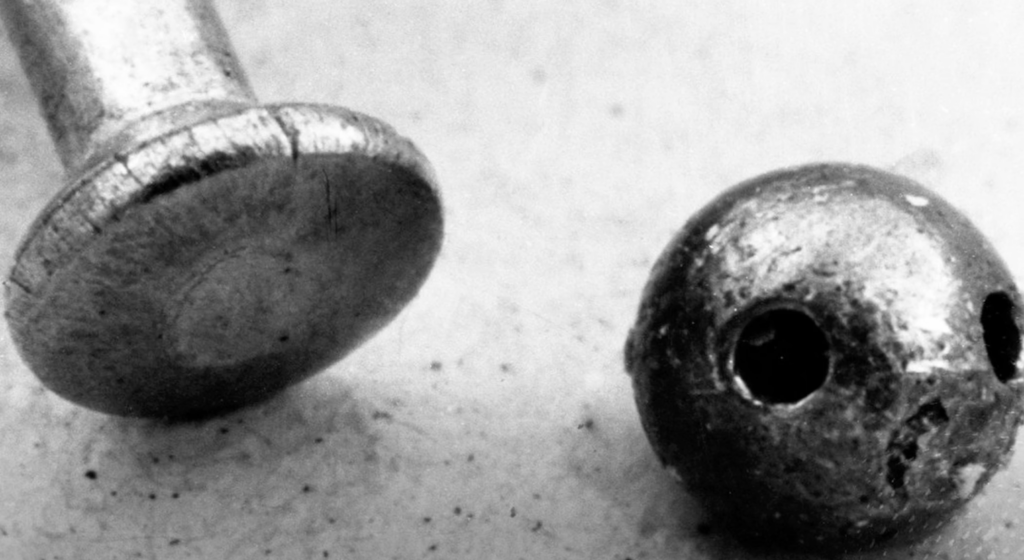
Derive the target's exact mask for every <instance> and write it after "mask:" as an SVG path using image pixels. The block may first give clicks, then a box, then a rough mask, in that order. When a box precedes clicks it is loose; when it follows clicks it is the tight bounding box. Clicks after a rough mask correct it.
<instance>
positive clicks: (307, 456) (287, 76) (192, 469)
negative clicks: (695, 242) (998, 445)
mask: <svg viewBox="0 0 1024 560" xmlns="http://www.w3.org/2000/svg"><path fill="white" fill-rule="evenodd" d="M218 6H219V7H220V10H221V13H222V16H223V18H224V20H225V23H226V25H227V27H228V29H229V30H230V32H231V34H232V36H233V38H234V42H235V45H236V47H237V50H238V52H239V56H240V57H241V59H242V62H243V64H244V65H245V66H246V67H247V69H248V71H249V77H250V79H251V81H252V82H253V85H254V87H255V89H256V91H257V92H258V93H259V94H260V96H261V98H262V99H263V100H266V101H285V100H303V101H319V102H327V103H336V104H342V105H346V106H349V107H352V108H355V109H358V110H361V111H364V112H367V113H370V114H373V115H376V116H379V117H381V118H383V119H385V120H387V121H389V122H391V123H392V124H394V125H395V126H396V127H397V128H398V129H399V130H400V131H401V132H402V133H404V134H406V135H407V136H409V137H411V138H413V139H414V140H415V141H416V142H417V143H418V144H419V146H420V147H421V148H422V149H423V150H424V151H425V152H426V153H427V155H428V156H429V157H430V158H431V160H432V161H433V163H434V164H435V166H436V169H437V172H438V175H439V177H440V179H441V182H442V185H443V190H444V197H445V202H446V209H447V214H446V215H447V231H448V235H447V240H446V245H445V249H444V251H443V253H442V257H441V259H440V261H439V263H438V265H437V267H436V269H435V271H434V273H433V275H432V277H431V279H430V280H429V281H428V283H427V285H426V286H425V287H424V289H423V291H422V293H421V295H420V296H419V298H418V299H416V300H415V302H414V303H413V304H412V305H411V307H409V308H408V309H407V310H406V311H405V312H404V313H403V314H402V315H401V316H400V317H399V318H398V319H397V320H396V321H395V322H394V323H392V325H391V326H390V327H389V328H388V329H386V330H385V331H384V332H383V333H381V334H380V335H378V336H377V337H376V338H374V339H373V340H372V341H371V342H369V343H368V344H366V345H365V346H363V347H362V348H361V349H360V350H358V351H357V352H356V353H354V354H353V355H351V356H350V357H349V358H348V359H346V360H345V361H343V362H341V363H339V364H337V365H336V366H334V367H332V368H331V369H330V370H329V371H327V372H326V373H324V374H322V375H320V376H319V377H317V378H315V379H314V380H312V381H311V382H308V383H306V384H304V385H302V386H300V387H298V388H296V389H295V390H292V391H290V392H288V393H286V394H285V395H283V396H281V397H280V398H277V399H275V400H273V401H271V402H269V403H266V404H264V405H261V406H258V407H255V408H252V409H249V410H245V411H241V412H238V413H235V414H232V415H229V416H226V417H222V418H219V419H214V420H211V421H208V422H205V423H200V424H188V425H176V426H166V425H161V424H159V423H154V422H151V421H141V420H127V419H119V418H111V417H105V416H101V415H98V414H95V413H92V412H89V411H85V410H82V409H78V408H75V407H73V406H72V405H69V404H67V403H65V402H63V401H61V400H59V399H58V398H56V397H55V396H53V395H51V394H49V393H47V392H45V391H43V390H42V389H41V387H40V386H39V384H38V383H37V382H36V381H35V378H34V377H32V375H31V374H30V373H29V372H28V371H27V370H26V369H25V367H24V366H23V365H22V364H21V362H20V361H19V359H18V357H17V355H16V353H15V351H14V349H13V348H12V346H11V343H10V339H9V337H8V336H7V334H6V332H3V334H2V335H0V368H2V370H3V372H4V374H3V375H2V376H0V557H2V558H11V559H20V558H25V559H37V558H38V559H44V558H45V559H99V558H104V559H105V558H112V559H118V560H119V559H127V558H146V559H148V558H159V559H181V558H201V559H253V558H264V557H265V558H278V559H289V560H290V559H306V558H310V559H312V558H356V559H359V558H367V559H388V558H402V559H405V558H467V559H469V558H472V559H482V558H499V559H517V558H523V559H537V558H544V559H548V558H565V559H607V560H624V559H627V558H629V559H633V560H640V559H649V560H655V559H669V558H678V559H687V560H726V559H729V560H732V559H741V560H743V559H750V560H753V559H755V558H759V557H757V556H755V555H752V554H750V553H748V552H745V551H744V550H742V549H740V548H739V547H737V545H735V544H734V543H733V542H732V541H731V540H730V539H729V538H728V537H727V536H725V535H723V534H721V533H720V532H718V531H716V530H715V528H714V527H706V526H703V525H702V519H703V518H702V513H701V511H700V509H699V507H698V506H697V505H696V504H695V503H694V502H693V501H692V500H691V499H690V498H688V497H687V496H686V495H685V494H684V493H683V492H682V491H681V490H679V489H678V488H677V487H676V486H675V485H674V483H673V482H672V481H671V480H670V479H669V477H668V476H667V475H666V474H665V473H664V472H663V471H662V470H661V468H660V467H659V466H658V465H657V464H656V461H655V460H654V458H653V455H652V453H651V451H650V448H649V446H648V444H647V442H646V441H645V439H644V437H643V434H642V432H641V430H640V426H639V422H638V420H637V415H636V411H635V409H634V406H633V403H632V393H631V389H630V386H629V382H628V379H627V377H626V375H625V374H624V373H623V367H622V356H621V353H622V352H621V348H622V343H623V341H624V339H625V335H626V332H627V330H628V328H629V326H630V324H631V322H632V320H633V317H634V313H635V309H636V305H637V303H638V300H639V294H640V290H641V288H642V286H643V283H644V281H645V280H646V278H647V274H648V272H649V270H650V266H651V264H652V263H653V260H654V259H655V258H656V256H657V255H658V253H659V252H660V251H661V249H662V248H663V247H664V245H665V244H666V243H667V241H668V240H669V238H670V236H671V235H672V234H673V233H674V232H675V231H676V230H677V229H678V228H679V227H680V226H681V225H682V223H683V222H684V221H685V220H686V218H687V217H688V216H689V215H690V214H691V213H693V212H694V211H695V210H696V209H697V208H699V207H700V206H701V205H702V204H704V203H705V202H707V201H708V200H709V199H710V198H711V197H712V196H714V195H715V194H716V193H717V192H718V191H720V190H721V189H723V188H725V187H727V186H729V185H731V184H734V183H736V182H738V181H740V180H743V179H746V178H749V177H752V176H754V175H757V174H760V173H762V172H765V171H769V170H772V169H775V168H777V167H780V166H787V165H793V164H799V163H805V162H811V161H820V160H843V161H854V162H861V163H867V164H871V165H875V166H879V167H883V168H889V169H896V170H897V171H900V172H902V173H905V174H907V175H909V176H911V177H913V178H916V179H918V180H920V181H922V182H924V183H925V184H927V185H929V186H930V187H932V188H933V189H935V190H936V191H937V192H939V193H940V194H941V195H943V196H944V197H946V198H947V199H949V200H950V201H951V202H952V203H953V204H954V205H956V206H958V207H960V208H961V209H963V210H964V211H965V212H966V213H967V214H968V215H969V216H970V217H972V218H973V219H974V220H975V221H976V223H977V224H978V226H979V227H980V229H982V230H983V231H984V232H985V233H987V234H988V235H989V236H990V237H991V238H992V240H993V241H994V242H995V245H996V246H997V248H998V249H999V250H1000V252H1001V253H1002V254H1003V256H1004V258H1005V259H1006V260H1007V262H1008V264H1009V266H1010V268H1011V269H1012V270H1013V272H1014V273H1015V275H1016V276H1017V277H1018V278H1022V277H1024V276H1022V273H1024V250H1022V248H1021V246H1020V244H1019V243H1018V241H1017V240H1019V239H1022V238H1024V220H1020V218H1019V212H1018V209H1019V208H1020V207H1021V206H1022V204H1021V202H1024V195H1022V194H1021V191H1020V178H1021V177H1022V176H1024V158H1022V157H1020V156H1021V151H1022V149H1024V102H1022V101H1021V99H1022V97H1021V92H1022V91H1024V71H1022V70H1021V69H1022V68H1024V35H1022V34H1021V33H1020V28H1021V23H1022V22H1024V3H1019V2H1012V1H1004V2H984V3H982V2H966V1H956V2H952V1H950V2H936V1H918V2H912V1H899V2H878V1H876V2H843V3H838V2H818V1H814V0H803V1H791V2H786V3H767V2H754V1H751V2H740V1H729V0H716V1H701V2H678V1H676V0H659V1H653V0H652V1H646V2H645V1H639V0H637V1H628V0H603V1H583V0H563V1H559V2H553V1H550V0H519V1H512V0H507V1H501V0H491V1H475V2H470V1H468V0H467V1H456V0H444V1H442V0H407V1H400V0H390V1H387V0H374V1H370V0H347V1H344V2H339V1H336V0H294V1H289V2H285V1H283V0H279V1H273V0H260V1H254V0H221V1H219V2H218ZM0 166H2V167H0V169H2V174H3V175H2V176H3V181H4V183H5V184H4V195H5V201H4V204H3V207H2V208H0V258H2V260H3V262H5V263H8V264H9V263H10V261H11V255H12V253H13V251H14V248H15V246H16V243H17V241H18V239H19V238H20V236H21V234H22V233H23V232H24V231H25V230H26V228H27V226H28V224H29V221H30V220H31V219H32V217H33V216H34V215H35V214H36V212H38V210H39V209H40V208H41V207H42V206H43V204H44V203H45V201H46V200H47V199H48V198H49V197H50V196H52V194H53V193H54V192H56V190H57V189H58V188H59V186H60V184H61V171H60V169H59V165H58V163H57V160H56V157H55V154H54V152H53V149H52V147H51V145H50V143H49V140H48V138H47V137H46V133H45V129H44V126H43V124H42V122H41V120H40V119H39V117H38V116H37V113H36V109H35V105H34V101H33V99H32V98H31V95H30V93H29V91H28V89H27V84H26V83H25V81H24V79H23V77H22V75H21V72H20V69H19V68H18V66H17V63H16V61H15V59H14V56H13V54H12V52H11V50H10V49H9V48H8V47H7V46H6V43H4V47H3V48H0ZM1022 476H1024V457H1022V454H1021V453H1018V454H1017V455H1016V456H1015V458H1014V460H1013V462H1012V464H1011V466H1010V469H1009V470H1008V471H1005V472H1004V473H1002V474H1001V475H999V476H998V477H997V478H996V479H994V480H993V481H992V483H991V484H990V485H989V487H988V489H987V491H986V493H985V494H984V495H983V496H981V497H980V498H979V499H978V500H976V501H975V502H973V503H972V505H971V506H970V508H969V510H968V511H967V512H966V515H965V516H963V517H962V518H961V519H960V520H959V521H957V522H956V523H955V524H953V525H952V526H951V527H949V529H948V530H946V531H945V532H944V533H942V534H941V535H938V536H936V537H934V538H932V539H930V540H928V541H926V542H924V543H923V544H920V545H918V546H916V547H912V548H909V549H892V550H887V551H884V552H880V553H876V554H868V555H862V556H857V557H856V558H858V559H862V560H863V559H868V558H889V559H897V560H903V559H909V558H915V559H920V558H945V559H950V560H960V559H971V560H974V559H993V560H1009V559H1011V558H1017V557H1019V556H1018V555H1019V553H1020V552H1019V551H1020V550H1021V549H1022V548H1024V509H1022V508H1024V505H1022V504H1024V490H1022V488H1021V478H1022ZM705 533H709V534H705ZM762 558H763V557H762ZM771 558H773V559H775V560H781V559H783V558H789V557H786V556H782V555H779V556H773V557H771ZM808 558H809V557H808Z"/></svg>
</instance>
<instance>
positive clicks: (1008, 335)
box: [981, 292, 1021, 383]
mask: <svg viewBox="0 0 1024 560" xmlns="http://www.w3.org/2000/svg"><path fill="white" fill-rule="evenodd" d="M1015 310H1016V306H1015V305H1014V304H1013V300H1012V299H1010V296H1009V295H1007V294H1006V293H1005V292H993V293H991V294H989V295H988V296H987V297H985V303H983V304H982V306H981V328H982V331H983V333H984V338H985V350H986V351H987V352H988V361H989V363H991V364H992V371H994V372H995V374H996V377H997V378H998V379H999V380H1000V381H1002V382H1003V383H1005V382H1007V381H1009V380H1011V379H1013V378H1014V377H1015V376H1016V375H1017V359H1018V358H1019V357H1020V347H1021V341H1020V329H1019V328H1018V327H1017V322H1016V321H1015V320H1014V311H1015Z"/></svg>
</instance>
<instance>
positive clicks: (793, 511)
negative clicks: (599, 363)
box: [626, 164, 1024, 552]
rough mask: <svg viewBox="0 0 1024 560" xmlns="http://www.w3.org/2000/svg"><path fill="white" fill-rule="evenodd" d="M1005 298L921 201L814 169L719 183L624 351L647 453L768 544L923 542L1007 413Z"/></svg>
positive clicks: (1014, 384)
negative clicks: (723, 186)
mask: <svg viewBox="0 0 1024 560" xmlns="http://www.w3.org/2000/svg"><path fill="white" fill-rule="evenodd" d="M1021 310H1022V302H1021V296H1020V293H1019V292H1018V290H1017V287H1016V286H1015V285H1014V282H1013V280H1012V278H1011V276H1010V273H1009V272H1008V271H1007V269H1006V266H1005V265H1004V264H1003V263H1002V261H1001V260H1000V259H999V257H998V256H997V255H996V253H995V251H994V250H993V249H992V247H991V245H990V244H989V243H988V242H987V241H986V240H985V239H984V237H983V236H982V235H981V234H980V233H979V232H978V230H977V229H975V228H974V226H972V225H971V224H970V223H969V222H968V221H967V219H966V218H965V217H964V216H962V215H961V214H960V213H959V212H957V211H956V210H955V209H954V208H952V207H951V206H950V205H949V204H948V203H946V202H944V201H943V200H941V199H940V198H938V197H937V196H936V195H935V194H934V193H932V192H930V191H928V190H926V189H924V188H923V187H921V186H919V185H917V184H915V183H913V182H911V181H909V180H907V179H905V178H903V177H899V176H897V175H893V174H890V173H886V172H883V171H879V170H876V169H872V168H869V167H863V166H854V165H840V164H822V165H810V166H805V167H799V168H794V169H786V170H782V171H778V172H774V173H769V174H766V175H762V176H760V177H757V178H755V179H752V180H750V181H747V182H745V183H742V184H740V185H737V186H736V187H734V188H732V189H731V190H728V191H727V192H725V193H724V194H722V195H721V196H719V197H718V198H717V199H716V200H714V201H713V202H711V203H710V204H709V205H708V206H706V207H705V208H704V209H702V210H701V211H700V212H699V213H698V214H697V215H696V216H694V217H693V218H692V219H691V220H690V221H689V222H688V223H687V224H686V225H685V227H684V228H683V229H682V231H681V232H680V233H679V234H678V235H677V236H676V237H675V239H674V240H673V241H672V242H671V243H670V245H669V246H668V248H667V249H666V250H665V252H664V253H663V254H662V255H661V257H660V259H659V260H658V262H657V264H656V265H655V267H654V270H653V272H652V275H651V278H650V280H649V282H648V284H647V286H646V288H645V291H644V294H643V298H642V302H641V305H640V312H639V317H638V320H637V323H636V325H635V327H634V328H633V329H632V331H631V332H630V334H629V339H628V341H627V345H626V362H627V368H628V370H629V372H630V373H631V375H632V379H633V385H634V389H635V395H636V402H637V406H638V407H639V411H640V417H641V420H642V422H643V426H644V429H645V431H646V433H647V436H648V438H649V439H650V441H651V444H652V446H653V448H654V450H655V452H656V453H657V455H658V456H659V458H660V459H661V461H662V462H663V463H664V464H665V465H666V466H667V467H668V468H669V469H670V470H671V471H673V472H674V473H676V474H677V475H678V477H679V478H680V479H681V480H682V481H683V482H684V483H685V485H686V487H687V489H688V490H689V491H690V492H691V493H692V494H693V495H694V496H696V497H697V498H698V499H699V500H700V501H701V502H702V503H703V505H704V506H705V508H706V510H707V511H708V512H709V513H710V515H711V516H712V517H713V518H714V519H715V520H716V523H717V524H718V525H720V526H723V527H727V528H728V529H729V530H731V531H732V532H733V533H735V534H737V535H738V536H739V537H741V538H742V539H744V540H746V541H748V542H753V543H755V544H757V545H759V546H768V547H771V548H780V547H781V548H789V549H805V550H817V551H827V552H840V551H847V550H854V549H863V548H866V547H870V546H873V545H876V544H880V543H883V542H887V541H888V542H893V541H897V540H902V539H913V538H919V537H921V536H923V535H925V534H927V533H929V532H931V531H933V530H935V529H936V528H938V527H940V526H941V525H942V524H943V523H944V522H945V521H948V520H949V519H950V518H951V517H952V515H953V514H954V513H955V512H956V511H957V509H958V508H960V507H962V506H963V505H964V504H965V503H967V502H968V501H969V500H970V499H971V498H972V497H973V496H975V495H977V494H978V493H979V492H980V491H981V489H982V488H983V487H984V486H985V484H986V483H987V482H988V481H989V480H990V479H991V478H992V476H993V474H994V473H996V472H997V471H998V470H999V469H1000V468H1001V467H1003V466H1004V465H1005V464H1006V462H1007V460H1008V457H1009V455H1010V451H1011V448H1012V446H1013V441H1014V437H1015V434H1016V431H1017V428H1018V426H1019V424H1020V423H1021V417H1022V399H1021V396H1022V390H1024V381H1022V377H1024V376H1022V375H1021V373H1020V371H1019V368H1020V362H1019V360H1020V352H1021V327H1022V312H1021Z"/></svg>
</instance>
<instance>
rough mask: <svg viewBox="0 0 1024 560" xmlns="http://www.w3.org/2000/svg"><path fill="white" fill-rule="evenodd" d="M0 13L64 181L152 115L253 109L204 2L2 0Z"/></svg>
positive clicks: (252, 98) (248, 92)
mask: <svg viewBox="0 0 1024 560" xmlns="http://www.w3.org/2000/svg"><path fill="white" fill-rule="evenodd" d="M0 15H2V16H3V19H4V22H5V24H6V27H7V31H8V33H9V34H10V38H11V42H12V43H13V44H14V45H15V46H16V48H17V50H18V54H19V56H20V58H21V64H22V67H23V68H24V71H25V74H26V75H27V76H28V80H29V82H30V83H31V85H32V88H33V90H34V91H35V94H36V97H37V99H38V100H39V104H40V107H41V110H42V113H43V116H44V117H45V119H46V122H47V124H48V126H49V129H50V134H51V136H52V137H53V141H54V143H55V144H56V148H57V153H58V154H59V156H60V159H61V161H62V162H63V164H64V167H65V169H66V170H67V171H68V172H69V174H72V173H74V172H75V171H76V170H81V168H82V167H83V164H84V163H85V162H86V161H88V160H90V159H93V158H94V157H95V156H102V154H96V153H95V152H96V151H97V150H100V151H102V150H103V149H104V148H107V147H110V145H111V144H113V143H117V138H118V137H119V136H121V135H124V133H125V132H126V130H127V129H128V128H130V127H132V126H133V125H135V124H136V123H140V122H141V121H142V120H143V119H145V118H146V117H148V116H150V115H152V114H155V113H159V112H162V111H165V110H167V109H170V108H172V107H183V106H188V105H196V106H202V107H203V112H208V111H209V105H211V104H214V105H216V104H229V105H237V104H244V105H251V104H255V102H256V100H255V96H254V94H253V92H252V89H251V88H250V87H249V84H248V82H247V81H246V78H245V75H244V73H243V71H242V68H241V67H240V66H239V64H238V60H237V58H236V56H235V54H234V51H233V50H232V48H231V45H230V43H229V40H228V36H227V33H226V32H225V31H224V28H223V25H222V24H221V21H220V18H219V17H218V16H217V13H216V11H215V10H214V9H213V7H212V6H211V4H210V2H209V1H208V0H135V1H131V2H113V1H110V0H28V1H27V0H0ZM154 124H155V122H147V123H145V125H144V126H146V127H153V126H154ZM175 124H176V125H180V118H179V117H176V118H175ZM157 128H160V127H157ZM161 132H164V131H163V130H153V131H152V132H151V133H150V134H145V133H143V135H148V136H152V135H156V134H159V133H161ZM139 135H140V134H139V133H138V132H133V133H132V134H131V137H132V140H136V141H137V140H138V137H139Z"/></svg>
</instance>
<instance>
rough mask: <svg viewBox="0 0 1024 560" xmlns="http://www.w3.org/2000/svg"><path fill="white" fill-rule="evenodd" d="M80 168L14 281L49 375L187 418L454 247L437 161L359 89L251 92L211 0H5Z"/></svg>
mask: <svg viewBox="0 0 1024 560" xmlns="http://www.w3.org/2000/svg"><path fill="white" fill-rule="evenodd" d="M0 15H2V16H3V18H4V21H5V23H6V26H7V30H8V33H9V35H10V39H11V41H12V42H13V44H14V45H15V46H16V48H17V50H18V53H19V55H20V58H21V62H22V67H23V68H24V70H25V73H26V74H27V76H28V80H29V82H30V84H31V86H32V88H33V90H34V92H35V94H36V96H37V98H38V100H39V103H40V106H41V108H42V113H43V115H44V117H45V119H46V121H47V124H48V126H49V129H50V133H51V136H52V137H53V140H54V143H55V144H56V148H57V153H58V154H59V156H60V159H61V161H62V162H63V164H64V167H65V170H66V172H67V175H68V177H69V181H68V183H67V185H66V186H65V188H64V189H63V190H62V191H61V192H60V193H59V194H58V195H57V196H56V197H55V198H54V199H53V200H52V201H51V203H50V204H49V205H48V206H47V207H46V209H45V210H43V212H42V213H41V214H40V216H39V217H38V218H37V219H36V221H35V223H34V224H33V225H32V227H31V228H30V230H29V232H28V235H27V236H26V237H25V239H24V240H23V242H22V244H21V246H20V248H19V249H18V251H17V255H16V262H15V265H14V267H13V270H12V271H11V274H10V278H9V280H8V282H7V285H6V287H7V290H6V295H7V313H6V315H7V319H8V322H9V324H10V327H11V332H12V334H13V338H14V340H15V343H16V345H17V346H18V349H19V351H20V353H21V355H22V357H23V358H24V359H25V361H26V362H27V363H28V364H29V366H30V367H31V368H32V370H33V371H34V372H35V373H36V375H37V376H38V377H39V378H40V379H41V380H42V382H43V383H44V384H45V385H46V386H48V387H49V388H50V389H52V390H53V391H55V392H56V393H58V394H60V395H62V396H64V397H65V398H67V399H69V400H71V401H74V402H76V403H79V404H81V405H84V406H86V407H90V408H93V409H96V410H99V411H103V412H107V413H112V414H121V415H132V416H162V417H194V416H199V415H207V414H211V413H215V412H218V411H223V410H227V409H231V408H235V407H238V406H242V405H245V404H249V403H252V402H255V401H258V400H261V399H263V398H266V397H267V396H269V395H272V394H274V393H275V392H277V391H278V390H280V389H282V388H284V387H287V386H289V385H291V384H293V383H296V382H298V381H300V380H302V379H304V378H306V377H308V376H310V375H312V374H313V373H315V372H316V371H318V370H320V369H322V368H324V367H325V366H327V365H329V364H331V363H332V362H334V361H335V360H337V359H339V358H340V357H342V356H343V355H345V354H346V353H347V352H349V351H351V350H352V349H354V348H355V347H356V346H358V345H359V344H360V343H361V342H362V341H363V340H365V339H366V338H367V337H369V336H371V335H372V334H373V333H374V332H376V331H377V330H378V329H379V328H381V327H382V326H384V325H385V324H386V323H387V322H388V321H390V320H391V319H392V318H393V317H394V316H395V315H396V314H397V313H398V312H399V310H400V309H402V308H403V306H404V305H405V304H406V303H407V302H408V301H409V300H410V299H411V298H412V297H413V296H414V295H415V294H416V292H417V291H418V289H419V287H420V286H421V284H422V283H423V281H424V280H425V278H426V276H427V274H428V272H429V271H430V269H431V267H432V265H433V262H434V260H435V258H436V256H437V253H438V251H439V249H440V245H441V239H442V216H441V204H440V200H439V196H438V193H437V188H436V183H435V179H434V176H433V172H432V171H431V169H430V166H429V163H428V162H427V161H426V159H425V158H424V157H423V155H422V154H421V153H420V152H419V151H418V150H417V149H416V148H415V147H414V146H413V145H412V144H411V143H410V142H409V141H408V140H406V139H404V138H402V137H400V136H398V135H396V134H395V132H394V131H393V130H392V129H391V128H390V127H389V126H388V125H386V124H384V123H382V122H380V121H378V120H376V119H373V118H371V117H367V116H365V115H361V114H358V113H355V112H352V111H349V110H347V109H343V108H339V107H332V106H324V105H310V104H287V105H264V106H261V105H259V104H257V102H256V100H255V96H254V95H253V93H252V90H251V88H250V86H249V84H248V83H247V81H246V79H245V76H244V73H243V72H242V69H241V67H240V66H239V64H238V61H237V59H236V57H235V54H234V52H233V50H232V48H231V45H230V44H229V41H228V38H227V35H226V33H225V31H224V29H223V27H222V24H221V22H220V20H219V18H218V17H217V14H216V12H215V11H214V8H213V7H212V5H211V4H210V2H209V1H207V0H159V1H157V0H146V1H135V0H122V1H109V0H103V1H96V0H93V1H90V0H63V1H55V0H53V1H41V0H33V1H19V0H4V1H2V2H0Z"/></svg>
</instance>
